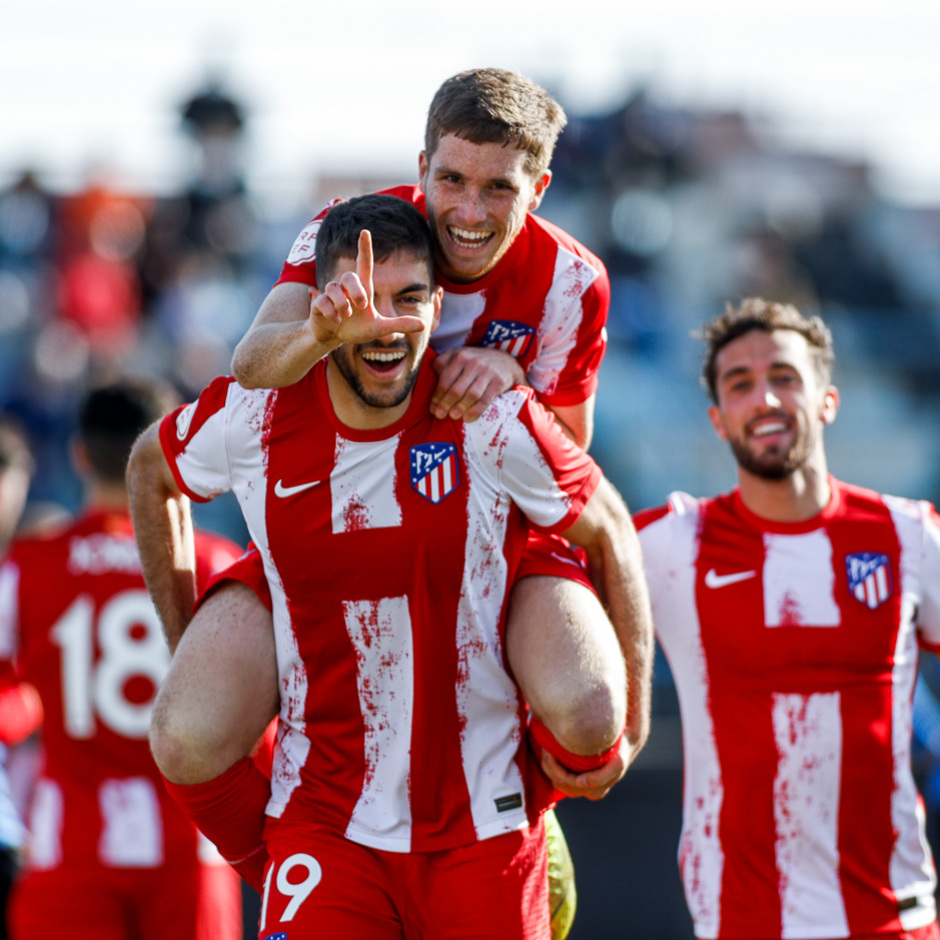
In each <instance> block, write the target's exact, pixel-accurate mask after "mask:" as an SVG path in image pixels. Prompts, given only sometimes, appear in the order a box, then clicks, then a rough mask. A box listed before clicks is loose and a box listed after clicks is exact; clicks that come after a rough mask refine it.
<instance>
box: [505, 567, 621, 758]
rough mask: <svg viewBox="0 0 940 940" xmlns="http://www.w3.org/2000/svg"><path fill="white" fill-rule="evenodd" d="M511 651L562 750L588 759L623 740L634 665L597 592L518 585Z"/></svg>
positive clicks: (547, 583) (518, 674)
mask: <svg viewBox="0 0 940 940" xmlns="http://www.w3.org/2000/svg"><path fill="white" fill-rule="evenodd" d="M506 650H507V654H508V658H509V665H510V667H511V668H512V671H513V674H514V675H515V678H516V681H517V682H518V683H519V687H520V688H521V689H522V693H523V695H524V696H525V698H526V701H527V702H528V703H529V707H530V708H531V709H532V713H533V714H534V715H535V716H537V717H538V718H539V719H540V720H541V721H542V723H543V724H544V725H545V726H546V727H547V728H548V729H549V731H551V733H552V734H553V735H554V737H555V739H556V740H557V741H558V743H559V744H561V746H562V747H564V748H565V749H566V750H568V751H570V752H571V753H572V754H581V755H585V756H587V755H592V754H599V753H601V752H603V751H606V750H607V749H608V748H610V747H611V746H612V745H613V744H614V743H615V742H616V741H617V739H618V737H619V736H620V734H621V732H622V731H623V729H624V722H625V720H626V683H627V679H626V667H625V665H624V660H623V654H622V653H621V650H620V644H619V643H618V641H617V636H616V634H615V633H614V628H613V626H612V625H611V623H610V620H609V619H608V617H607V614H606V612H605V611H604V608H603V606H602V605H601V602H600V601H599V600H598V598H597V596H596V595H595V594H594V593H592V592H591V591H589V590H588V589H587V588H586V587H585V586H584V585H582V584H578V583H576V582H574V581H568V580H565V579H563V578H556V577H549V576H546V575H532V576H529V577H525V578H522V579H521V580H519V581H517V582H516V584H515V585H514V586H513V588H512V592H511V594H510V598H509V617H508V623H507V627H506Z"/></svg>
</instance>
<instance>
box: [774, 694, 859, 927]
mask: <svg viewBox="0 0 940 940" xmlns="http://www.w3.org/2000/svg"><path fill="white" fill-rule="evenodd" d="M772 717H773V729H774V742H775V744H776V745H777V753H778V755H779V759H778V763H777V774H776V776H775V778H774V789H773V793H774V822H775V825H776V830H777V842H776V846H775V853H776V859H777V870H778V871H779V872H780V907H781V910H780V916H781V936H783V937H787V938H799V937H817V936H820V925H821V924H825V925H826V928H827V934H829V935H830V936H834V937H843V936H848V934H849V929H848V921H847V919H846V916H845V906H844V904H843V902H842V890H841V883H840V879H839V847H838V843H839V791H840V787H841V783H842V776H841V774H842V759H841V753H842V712H841V697H840V695H839V693H838V692H820V693H814V694H812V695H798V694H782V693H775V694H774V696H773V705H772ZM836 918H838V921H836ZM833 928H834V929H833Z"/></svg>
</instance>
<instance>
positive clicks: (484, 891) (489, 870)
mask: <svg viewBox="0 0 940 940" xmlns="http://www.w3.org/2000/svg"><path fill="white" fill-rule="evenodd" d="M414 859H415V862H416V876H415V877H414V878H413V879H412V882H411V884H410V885H409V894H408V903H407V904H406V905H403V910H404V912H405V937H406V938H407V940H550V938H551V916H550V903H549V892H548V850H547V846H546V839H545V830H544V827H543V825H542V823H541V820H540V821H539V822H538V823H537V824H536V825H535V826H532V827H530V828H527V829H524V830H520V831H519V832H510V833H506V834H505V835H501V836H495V837H494V838H492V839H484V840H483V841H482V842H477V843H475V844H473V845H469V846H464V847H461V848H458V849H452V850H450V851H448V852H433V853H428V854H427V855H426V856H414ZM418 876H420V877H418Z"/></svg>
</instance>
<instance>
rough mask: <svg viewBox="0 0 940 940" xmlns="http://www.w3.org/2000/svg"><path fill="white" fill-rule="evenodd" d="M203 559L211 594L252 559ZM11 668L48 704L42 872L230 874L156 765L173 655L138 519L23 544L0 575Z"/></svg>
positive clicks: (108, 515)
mask: <svg viewBox="0 0 940 940" xmlns="http://www.w3.org/2000/svg"><path fill="white" fill-rule="evenodd" d="M196 551H197V560H198V573H199V580H200V581H201V582H203V583H204V582H205V580H206V579H207V578H208V576H209V574H211V573H212V572H213V571H215V570H217V569H219V568H223V567H225V566H227V565H229V564H231V563H232V561H233V560H234V559H235V558H237V557H238V555H239V554H240V551H241V550H240V549H239V548H238V547H237V546H236V545H234V544H233V543H231V542H229V541H228V540H227V539H223V538H220V537H219V536H212V535H206V534H199V535H197V540H196ZM0 661H5V663H6V664H11V663H12V664H13V665H14V667H15V669H16V671H17V673H18V675H19V677H20V678H21V679H22V680H24V681H26V682H29V683H31V684H32V685H33V686H35V687H36V689H37V690H38V691H39V694H40V697H41V699H42V703H43V711H44V718H43V727H42V734H43V744H44V747H43V752H44V763H43V767H42V769H41V773H40V776H39V779H38V780H37V783H36V786H35V791H34V794H33V798H32V805H31V810H30V815H29V828H30V841H29V856H28V864H29V867H30V868H32V869H44V870H45V869H52V868H58V867H71V868H82V869H86V870H87V869H88V868H89V867H92V868H93V867H97V866H102V867H105V868H135V869H152V868H155V867H158V866H162V865H169V866H172V867H174V868H179V869H185V868H186V867H187V866H189V867H191V868H193V867H194V866H195V865H196V864H197V862H198V861H199V854H200V852H201V853H202V854H203V855H204V856H205V857H206V858H209V857H210V854H211V855H214V856H215V860H216V862H217V863H220V864H221V858H220V856H218V853H216V852H215V850H214V849H212V850H211V853H208V852H207V851H206V848H207V847H208V843H205V845H204V846H203V847H202V849H200V842H201V841H203V842H204V840H202V839H201V837H200V836H199V834H198V833H197V831H196V829H195V827H194V826H193V824H192V823H191V822H190V821H189V820H188V819H187V818H186V817H185V816H184V814H183V812H182V810H180V808H179V807H178V806H177V805H176V804H175V803H174V802H173V801H172V800H171V799H170V797H169V795H168V794H167V792H166V789H165V788H164V786H163V781H162V779H161V777H160V775H159V773H158V771H157V768H156V765H155V764H154V761H153V758H152V756H151V754H150V746H149V742H148V733H149V730H150V714H151V711H152V706H153V700H154V697H155V695H156V691H157V687H158V685H159V684H160V682H162V680H163V678H164V676H165V675H166V672H167V670H168V668H169V665H170V654H169V652H168V650H167V646H166V642H165V641H164V638H163V630H162V627H161V625H160V620H159V618H158V616H157V612H156V610H155V609H154V607H153V604H152V603H151V600H150V596H149V594H148V593H147V588H146V586H145V584H144V578H143V574H142V573H141V568H140V559H139V557H138V554H137V543H136V542H135V540H134V534H133V530H132V528H131V521H130V517H129V516H128V515H127V514H126V513H114V512H102V511H91V512H88V513H86V514H85V515H83V516H82V517H81V518H80V519H78V520H77V521H76V522H74V523H73V524H71V525H69V526H68V527H67V528H65V529H64V530H62V531H61V532H59V533H56V534H52V535H48V536H44V537H38V538H28V539H25V538H24V539H20V540H18V541H16V542H14V544H13V547H12V549H11V551H10V554H9V556H8V557H7V559H6V560H5V562H4V563H3V566H2V567H0ZM145 876H146V873H144V877H145ZM194 879H195V875H194ZM195 889H196V884H195V882H194V884H193V890H195ZM233 897H236V898H237V895H234V896H233Z"/></svg>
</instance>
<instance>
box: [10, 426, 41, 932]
mask: <svg viewBox="0 0 940 940" xmlns="http://www.w3.org/2000/svg"><path fill="white" fill-rule="evenodd" d="M34 468H35V464H34V460H33V454H32V448H31V447H30V443H29V438H28V437H27V435H26V431H25V430H24V429H23V428H22V427H21V426H20V424H19V423H18V422H17V421H16V420H15V419H14V418H12V417H10V416H8V415H3V414H0V555H2V554H3V553H4V552H5V551H6V547H7V545H8V544H9V542H10V540H11V539H12V538H13V534H14V532H15V531H16V527H17V525H18V524H19V521H20V518H21V517H22V515H23V509H24V508H25V507H26V497H27V496H28V495H29V485H30V481H31V480H32V476H33V470H34ZM9 679H10V677H9V676H0V685H3V686H4V687H3V688H0V715H3V720H2V721H0V725H2V727H0V940H6V938H7V917H6V910H7V899H8V897H9V894H10V888H11V886H12V884H13V879H14V877H15V876H16V871H17V868H18V867H19V855H20V848H21V847H22V845H23V840H24V837H25V835H26V833H25V830H24V828H23V823H22V821H21V820H20V817H19V813H18V812H17V809H16V804H15V802H14V799H13V793H12V791H11V788H10V781H9V777H8V774H7V770H6V766H5V761H6V756H7V751H6V747H7V746H8V745H11V744H18V743H19V742H20V741H22V740H23V738H24V737H26V736H28V735H29V734H31V733H32V731H33V730H34V729H35V727H36V725H37V724H38V722H39V721H41V718H42V706H41V705H40V703H39V699H38V696H37V695H36V692H35V689H33V688H32V687H31V686H28V685H25V684H23V683H17V682H9Z"/></svg>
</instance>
